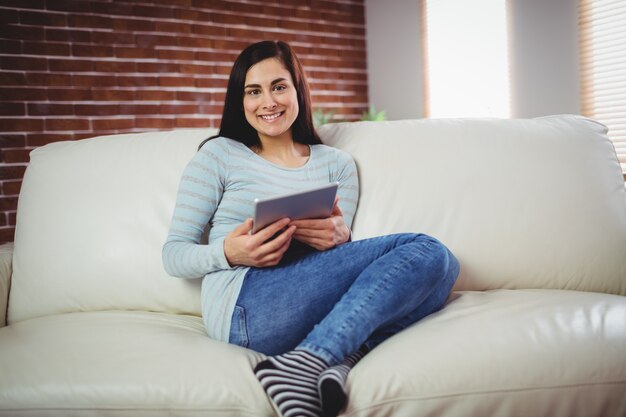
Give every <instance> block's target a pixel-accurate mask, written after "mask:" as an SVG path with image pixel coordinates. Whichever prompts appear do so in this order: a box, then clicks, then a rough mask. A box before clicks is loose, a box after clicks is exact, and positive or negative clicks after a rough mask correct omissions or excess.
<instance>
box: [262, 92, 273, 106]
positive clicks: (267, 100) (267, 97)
mask: <svg viewBox="0 0 626 417" xmlns="http://www.w3.org/2000/svg"><path fill="white" fill-rule="evenodd" d="M275 107H276V101H274V97H272V94H270V93H265V94H264V95H263V108H265V109H273V108H275Z"/></svg>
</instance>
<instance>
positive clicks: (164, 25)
mask: <svg viewBox="0 0 626 417" xmlns="http://www.w3.org/2000/svg"><path fill="white" fill-rule="evenodd" d="M154 25H155V30H156V31H157V32H168V33H191V28H192V25H190V24H188V23H176V22H161V21H157V22H155V23H154Z"/></svg>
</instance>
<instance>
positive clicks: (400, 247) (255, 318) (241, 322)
mask: <svg viewBox="0 0 626 417" xmlns="http://www.w3.org/2000/svg"><path fill="white" fill-rule="evenodd" d="M458 274H459V264H458V262H457V260H456V258H455V257H454V255H452V253H451V252H450V251H449V250H448V249H447V248H446V247H445V246H444V245H442V244H441V243H440V242H439V241H438V240H436V239H435V238H432V237H430V236H427V235H423V234H409V233H405V234H395V235H388V236H381V237H376V238H371V239H364V240H359V241H355V242H348V243H344V244H343V245H339V246H337V247H336V248H334V249H331V250H328V251H323V252H317V251H313V252H310V253H308V254H306V255H303V256H300V257H297V258H295V259H284V260H283V262H281V264H279V265H277V266H274V267H270V268H251V269H250V270H249V271H248V273H247V274H246V276H245V278H244V282H243V287H242V289H241V292H240V295H239V298H238V299H237V303H236V307H235V311H234V313H233V320H232V325H231V330H230V338H229V342H230V343H233V344H237V345H240V346H244V347H247V348H250V349H253V350H255V351H258V352H262V353H265V354H267V355H277V354H281V353H285V352H287V351H289V350H292V349H296V348H297V349H302V350H305V351H307V352H309V353H312V354H314V355H316V356H318V357H320V358H322V359H323V360H324V361H326V363H328V364H329V365H334V364H336V363H338V362H341V361H342V360H343V359H344V358H345V357H346V356H347V355H349V354H351V353H353V352H355V351H356V350H357V349H359V347H361V346H362V345H363V344H365V345H366V346H367V347H368V348H370V349H372V348H374V347H375V346H377V345H378V344H380V343H381V342H383V341H384V340H386V339H387V338H389V337H390V336H392V335H394V334H396V333H398V332H399V331H401V330H403V329H405V328H406V327H408V326H410V325H411V324H413V323H415V322H416V321H418V320H420V319H421V318H423V317H425V316H427V315H429V314H431V313H433V312H435V311H437V310H439V309H440V308H441V307H442V306H443V304H444V303H445V301H446V299H447V297H448V295H449V293H450V291H451V290H452V286H453V285H454V283H455V281H456V279H457V276H458Z"/></svg>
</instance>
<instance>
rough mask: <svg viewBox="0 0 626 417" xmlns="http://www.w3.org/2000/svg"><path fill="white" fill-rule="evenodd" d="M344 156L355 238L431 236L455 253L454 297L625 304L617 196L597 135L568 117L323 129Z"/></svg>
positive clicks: (625, 264) (625, 235)
mask: <svg viewBox="0 0 626 417" xmlns="http://www.w3.org/2000/svg"><path fill="white" fill-rule="evenodd" d="M320 135H321V136H322V139H323V141H324V142H325V143H327V144H330V145H332V146H335V147H338V148H340V149H343V150H345V151H347V152H349V153H350V154H352V155H353V157H354V158H355V161H356V163H357V166H358V170H359V179H360V184H361V193H360V198H359V206H358V208H357V213H356V217H355V219H354V224H353V236H354V238H355V239H362V238H367V237H371V236H376V235H380V234H388V233H396V232H405V231H411V232H423V233H428V234H431V235H433V236H435V237H437V238H439V239H440V240H441V241H443V242H444V243H445V244H446V245H447V246H449V247H450V248H451V249H452V251H453V252H454V253H455V254H456V255H457V257H458V258H459V260H460V263H461V275H460V278H459V281H458V282H457V286H456V289H461V290H490V289H496V288H555V289H569V290H582V291H598V292H608V293H616V294H624V295H626V190H625V188H624V180H623V177H622V173H621V169H620V165H619V163H618V161H617V157H616V154H615V150H614V148H613V145H612V144H611V142H610V141H609V139H608V137H607V136H606V128H605V127H604V126H603V125H601V124H599V123H597V122H594V121H591V120H588V119H585V118H582V117H578V116H568V115H563V116H550V117H543V118H536V119H528V120H509V119H506V120H505V119H501V120H500V119H439V120H438V119H430V120H426V119H424V120H405V121H391V122H359V123H341V124H330V125H325V126H322V128H321V129H320Z"/></svg>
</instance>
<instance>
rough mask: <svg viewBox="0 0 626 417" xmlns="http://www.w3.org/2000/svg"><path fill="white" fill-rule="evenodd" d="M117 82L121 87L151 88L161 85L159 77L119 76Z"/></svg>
mask: <svg viewBox="0 0 626 417" xmlns="http://www.w3.org/2000/svg"><path fill="white" fill-rule="evenodd" d="M116 81H117V85H118V86H120V87H150V86H158V85H159V77H156V76H145V75H144V76H141V77H138V76H133V75H128V76H126V75H118V76H117V77H116Z"/></svg>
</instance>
